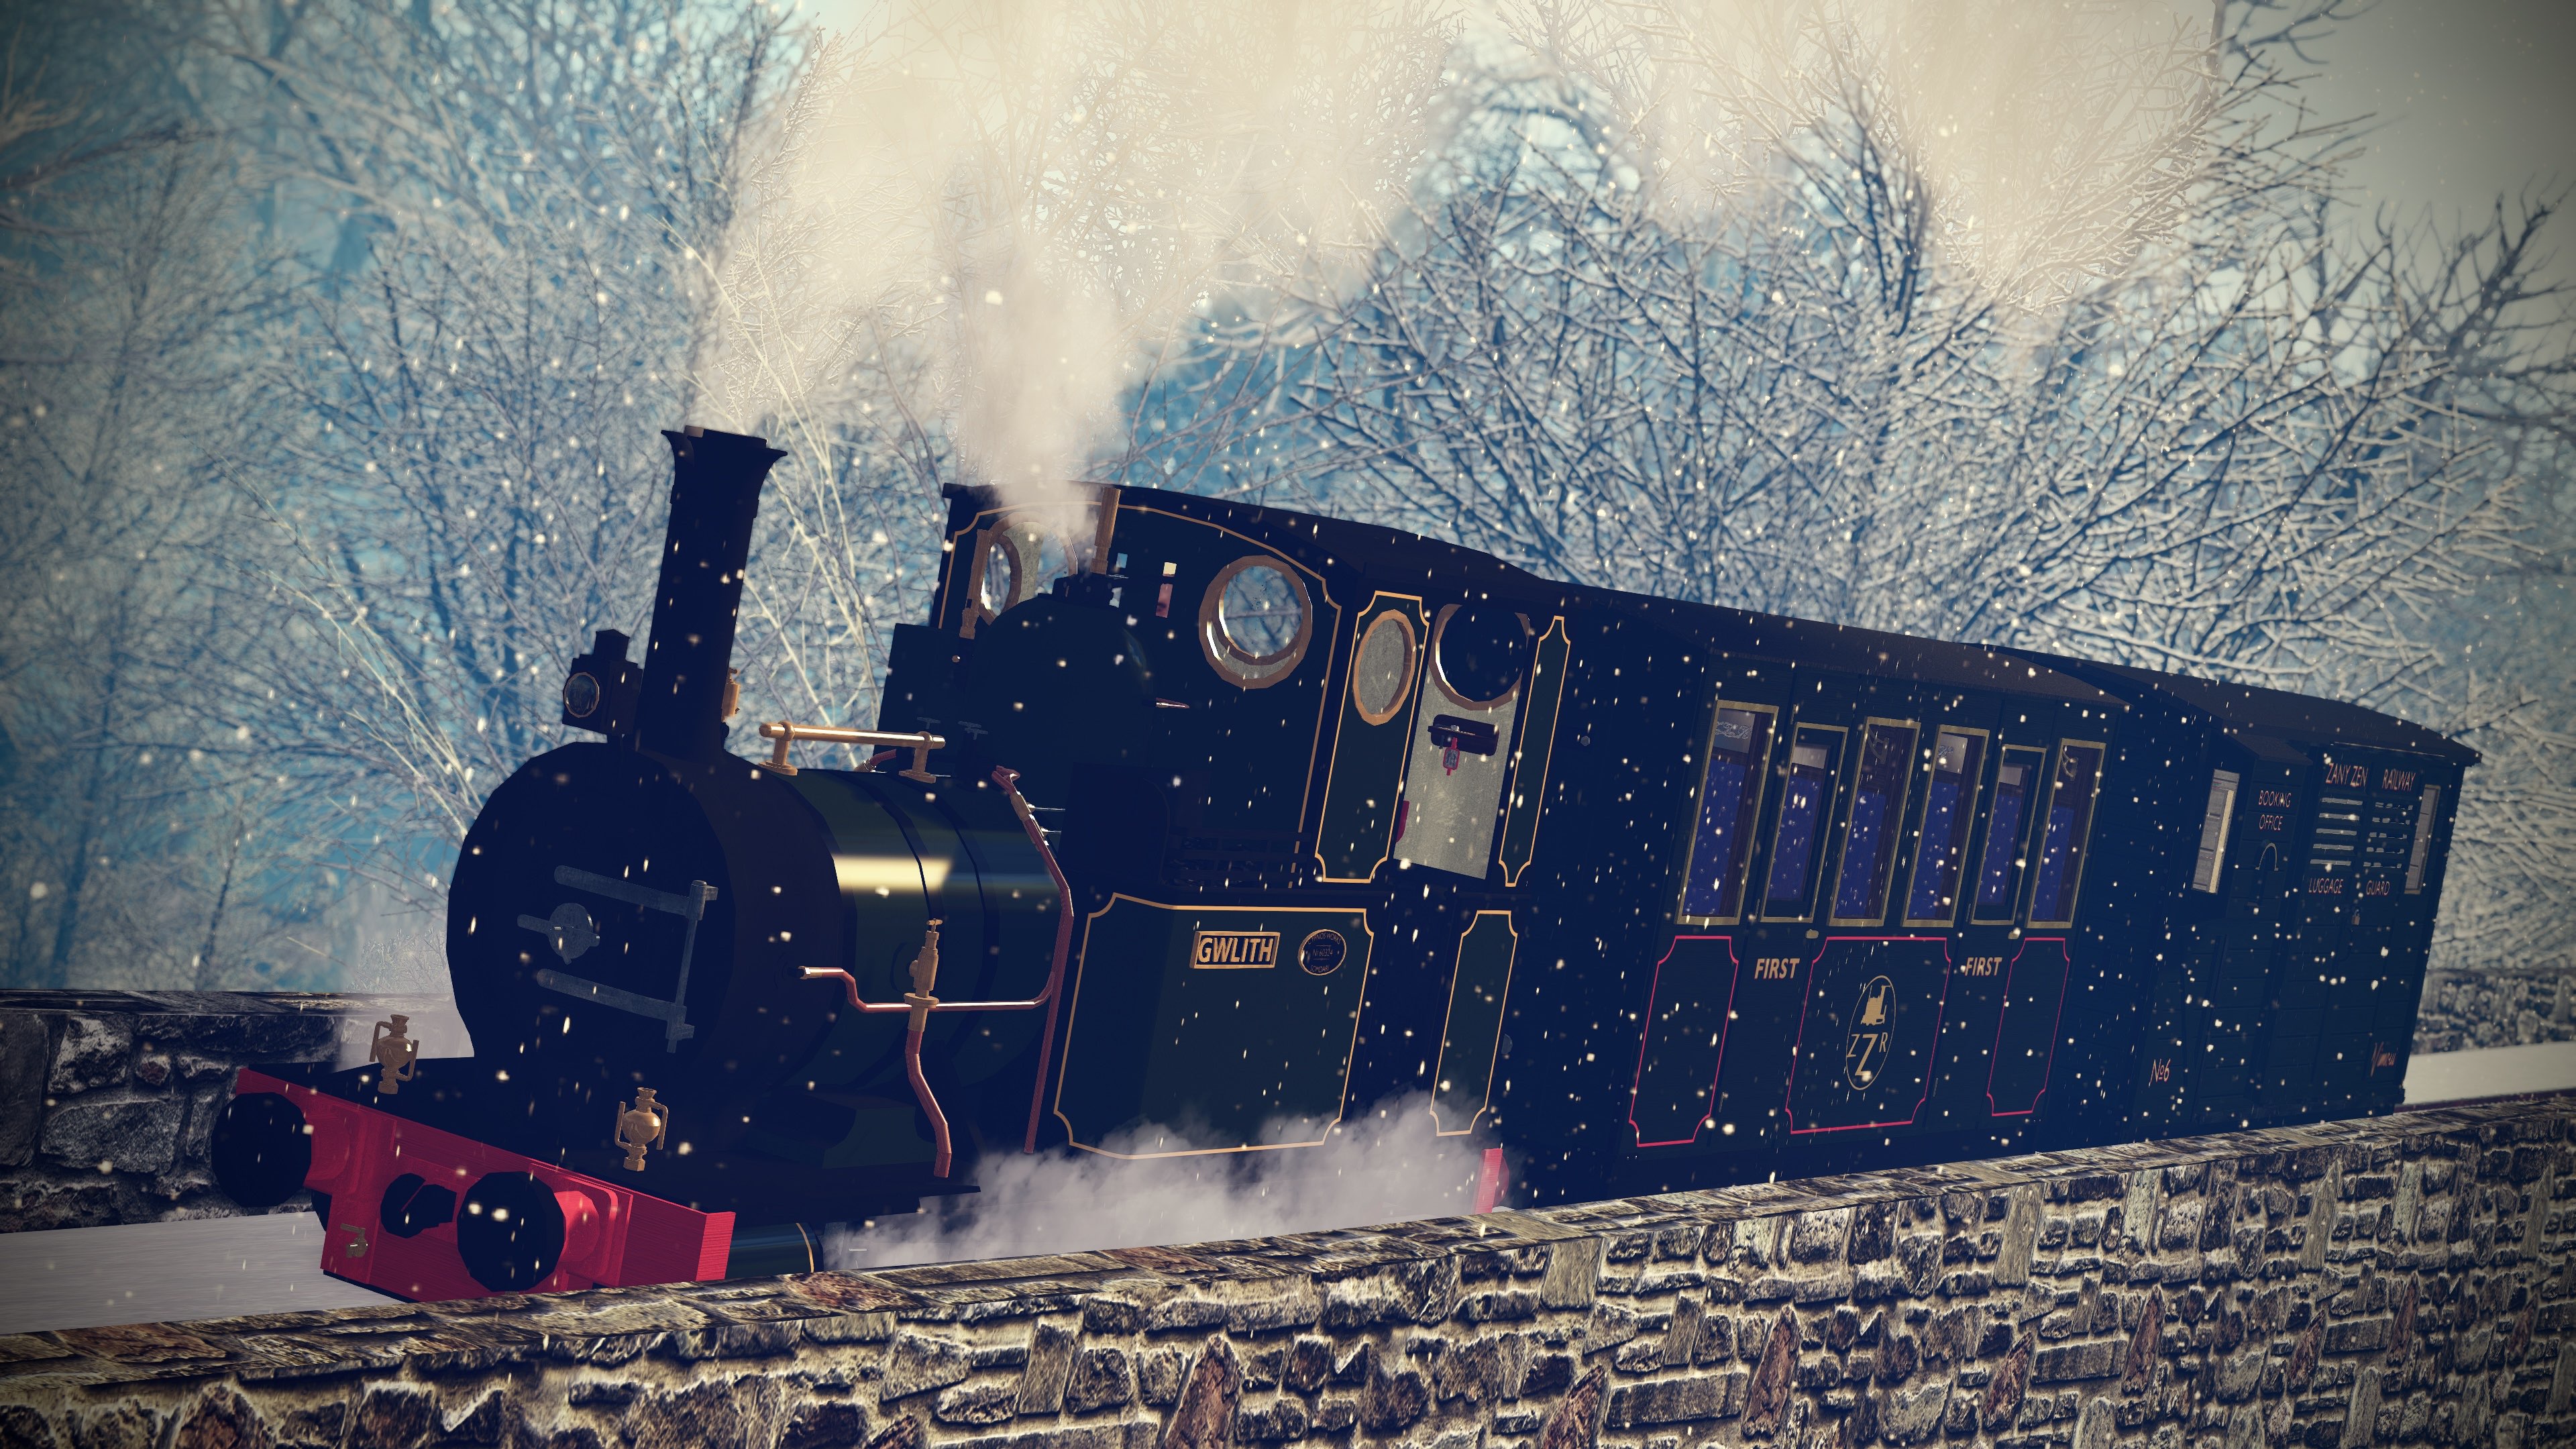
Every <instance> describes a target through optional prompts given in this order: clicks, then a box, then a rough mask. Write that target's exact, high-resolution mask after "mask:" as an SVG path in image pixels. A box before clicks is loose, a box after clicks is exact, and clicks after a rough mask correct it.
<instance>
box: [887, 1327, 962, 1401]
mask: <svg viewBox="0 0 2576 1449" xmlns="http://www.w3.org/2000/svg"><path fill="white" fill-rule="evenodd" d="M966 1354H967V1348H966V1345H965V1344H962V1343H959V1342H957V1341H955V1340H953V1339H946V1338H932V1337H929V1336H928V1335H925V1334H918V1333H897V1334H896V1335H895V1336H894V1342H893V1344H892V1345H891V1346H890V1347H889V1348H888V1349H887V1351H886V1363H885V1375H884V1377H882V1378H880V1379H878V1380H877V1402H879V1403H883V1404H890V1403H893V1402H894V1401H895V1400H897V1399H903V1398H910V1397H911V1396H912V1395H914V1394H920V1393H927V1392H929V1391H930V1390H932V1389H944V1388H946V1387H948V1386H949V1385H950V1384H953V1383H957V1382H959V1381H960V1380H962V1379H964V1378H965V1377H966V1375H967V1373H968V1368H967V1364H966Z"/></svg>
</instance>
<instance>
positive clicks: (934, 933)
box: [903, 919, 939, 1031]
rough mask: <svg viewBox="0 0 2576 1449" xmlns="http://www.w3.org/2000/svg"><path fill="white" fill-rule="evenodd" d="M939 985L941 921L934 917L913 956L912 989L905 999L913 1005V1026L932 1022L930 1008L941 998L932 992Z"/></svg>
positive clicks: (905, 995)
mask: <svg viewBox="0 0 2576 1449" xmlns="http://www.w3.org/2000/svg"><path fill="white" fill-rule="evenodd" d="M938 985H939V922H938V921H937V920H936V919H933V920H932V921H931V923H930V929H929V930H927V931H924V932H922V934H921V949H920V950H919V951H916V952H914V953H913V957H912V989H911V990H910V991H907V992H905V993H904V994H903V999H904V1000H905V1001H906V1002H909V1003H910V1004H911V1006H912V1021H911V1027H912V1030H914V1031H919V1030H921V1029H922V1028H923V1027H925V1026H927V1025H928V1024H929V1022H930V1008H932V1007H934V1006H937V1005H938V1004H939V998H938V997H936V996H933V995H931V994H930V993H931V992H932V991H933V990H934V989H936V988H937V987H938Z"/></svg>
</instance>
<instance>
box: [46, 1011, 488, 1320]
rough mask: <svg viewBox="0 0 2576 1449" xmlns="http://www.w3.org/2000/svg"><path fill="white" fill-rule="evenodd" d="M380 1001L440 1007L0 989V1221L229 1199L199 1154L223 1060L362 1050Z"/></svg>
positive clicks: (84, 1223)
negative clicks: (351, 1042)
mask: <svg viewBox="0 0 2576 1449" xmlns="http://www.w3.org/2000/svg"><path fill="white" fill-rule="evenodd" d="M388 1011H400V1012H406V1013H409V1014H412V1015H414V1016H416V1017H420V1018H424V1019H429V1018H436V1017H446V1016H452V1013H451V1012H450V1010H449V1008H448V1006H447V1004H446V1003H445V1002H444V1001H443V1000H440V999H436V998H430V997H367V996H330V995H315V994H304V993H289V992H266V993H257V994H253V993H245V992H214V991H156V992H141V991H0V1232H15V1231H18V1230H21V1229H29V1228H90V1227H100V1226H103V1225H105V1224H109V1223H140V1222H151V1221H154V1220H156V1219H160V1218H168V1217H210V1216H228V1215H232V1214H236V1213H240V1212H242V1211H243V1210H244V1209H243V1208H242V1207H241V1206H240V1205H239V1204H238V1203H235V1202H234V1201H233V1200H232V1199H231V1198H228V1197H226V1196H224V1194H223V1193H222V1191H221V1190H219V1189H218V1188H216V1186H215V1182H214V1176H213V1173H212V1171H211V1170H210V1169H209V1168H208V1166H207V1162H206V1143H207V1137H208V1135H209V1134H210V1133H211V1132H212V1131H213V1130H214V1125H215V1116H216V1114H217V1113H219V1112H221V1111H222V1110H223V1106H224V1103H225V1102H226V1101H227V1100H229V1099H230V1098H231V1097H232V1093H233V1073H234V1072H235V1071H236V1070H237V1069H239V1068H241V1067H243V1066H246V1065H250V1064H253V1063H257V1062H311V1061H323V1060H326V1059H330V1058H332V1057H333V1056H335V1055H336V1054H338V1053H339V1052H341V1051H342V1049H343V1047H344V1045H345V1044H346V1043H345V1039H348V1038H351V1037H354V1039H355V1044H356V1047H357V1049H358V1050H361V1051H362V1050H363V1049H364V1046H365V1043H366V1039H367V1034H368V1031H369V1029H370V1028H371V1027H372V1025H373V1024H374V1023H375V1022H376V1021H377V1020H378V1019H380V1018H381V1017H382V1016H383V1015H384V1014H385V1013H386V1012H388ZM456 1035H457V1036H458V1037H460V1038H461V1036H462V1035H463V1030H462V1028H461V1027H458V1028H457V1029H456ZM437 1049H438V1047H437V1044H436V1043H435V1042H433V1043H432V1044H431V1050H433V1051H436V1050H437ZM302 1205H303V1199H302V1198H301V1197H300V1196H299V1197H298V1198H296V1199H295V1203H294V1206H295V1207H296V1208H298V1209H300V1208H301V1206H302ZM6 1291H7V1285H5V1284H0V1292H6Z"/></svg>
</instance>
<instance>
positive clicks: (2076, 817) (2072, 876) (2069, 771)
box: [2030, 740, 2102, 926]
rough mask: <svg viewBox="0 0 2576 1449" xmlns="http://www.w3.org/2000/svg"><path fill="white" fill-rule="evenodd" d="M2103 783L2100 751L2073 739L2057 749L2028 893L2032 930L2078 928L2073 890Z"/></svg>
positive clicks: (2078, 880) (2079, 880)
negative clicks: (2055, 769) (2033, 877)
mask: <svg viewBox="0 0 2576 1449" xmlns="http://www.w3.org/2000/svg"><path fill="white" fill-rule="evenodd" d="M2101 784H2102V746H2100V745H2096V744H2079V743H2077V742H2076V741H2073V740H2069V741H2067V742H2066V743H2064V744H2062V745H2059V746H2058V747H2057V774H2056V776H2055V778H2053V779H2051V780H2050V781H2049V782H2048V814H2047V815H2046V817H2044V818H2045V820H2046V822H2047V823H2046V825H2045V826H2044V828H2043V829H2042V831H2041V834H2040V838H2039V865H2038V869H2037V870H2035V871H2034V872H2033V875H2034V876H2035V877H2036V879H2035V882H2034V884H2033V885H2032V887H2031V892H2030V923H2031V924H2032V925H2034V926H2071V925H2073V924H2075V889H2076V887H2077V886H2078V885H2079V884H2081V883H2082V881H2083V878H2084V842H2085V838H2086V835H2087V834H2088V833H2089V832H2090V831H2091V829H2092V827H2093V796H2094V794H2095V792H2096V791H2097V790H2099V789H2100V787H2101Z"/></svg>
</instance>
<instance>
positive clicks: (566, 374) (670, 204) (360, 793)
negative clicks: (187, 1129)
mask: <svg viewBox="0 0 2576 1449" xmlns="http://www.w3.org/2000/svg"><path fill="white" fill-rule="evenodd" d="M786 45H787V43H786V41H785V39H784V38H783V35H782V32H781V30H780V27H779V21H778V19H777V17H775V16H774V15H772V14H771V13H770V12H768V11H766V10H761V9H750V8H745V9H733V8H719V7H703V6H696V5H691V4H686V3H677V0H674V3H652V0H639V3H624V4H607V5H599V4H574V3H552V0H494V3H463V4H457V5H453V6H448V5H441V6H432V7H421V6H407V5H395V4H373V3H363V0H358V3H348V4H341V5H334V6H319V5H317V6H307V7H304V8H302V9H300V10H296V11H292V12H280V11H276V10H273V9H272V8H270V7H267V6H264V5H258V6H254V5H244V6H243V7H242V8H241V9H240V11H239V12H238V14H237V16H236V17H235V24H234V28H233V30H232V32H231V34H230V36H229V39H228V41H227V44H226V47H225V51H226V54H227V55H228V56H229V57H230V58H231V59H233V60H234V61H235V62H236V63H237V64H239V65H242V66H244V67H246V68H248V69H250V70H251V71H253V72H254V73H255V74H256V75H258V76H259V77H260V79H261V81H262V83H263V86H264V99H265V102H266V105H267V112H266V114H267V116H268V119H269V125H270V127H271V131H270V136H269V139H268V141H267V144H266V146H265V148H264V149H265V156H266V159H267V161H268V163H269V164H270V166H271V168H272V169H271V171H270V173H269V174H270V178H271V183H270V184H271V185H272V187H273V188H274V190H275V193H276V195H277V196H278V197H279V198H280V201H279V205H280V208H281V210H284V211H291V212H294V213H295V214H299V215H302V216H305V217H308V218H327V219H329V220H330V221H331V222H332V223H333V225H332V228H331V230H330V231H329V232H328V233H327V236H328V242H327V245H316V246H313V247H311V248H310V250H309V253H308V271H307V273H306V277H305V282H304V286H303V287H302V288H301V290H300V293H299V305H298V306H297V307H296V308H295V309H294V311H293V312H292V313H291V314H290V315H289V316H287V317H286V318H285V319H284V320H283V321H282V322H281V324H280V325H279V326H278V327H277V328H276V329H274V330H273V331H272V332H271V333H270V334H268V335H267V336H266V337H265V338H263V339H262V341H263V344H264V350H265V352H266V354H267V366H265V367H264V368H263V369H262V370H261V378H260V381H261V385H262V387H263V390H264V391H265V393H266V394H267V396H268V397H269V399H270V412H269V414H268V415H269V416H270V417H271V418H273V419H274V420H275V426H274V427H273V429H271V430H270V432H269V433H268V435H267V436H265V437H264V438H262V439H260V440H259V441H258V445H257V446H255V447H251V448H248V449H245V450H244V451H241V452H238V453H236V454H233V455H231V456H230V457H228V458H227V459H225V460H224V465H225V471H226V476H227V478H228V480H229V481H230V482H231V483H232V485H233V486H234V487H235V488H236V489H238V490H239V492H240V494H241V495H242V496H243V497H245V498H248V499H250V500H253V501H254V503H255V504H256V506H257V508H258V509H259V511H260V513H261V516H262V519H263V522H264V525H265V526H264V528H263V529H262V530H261V531H260V532H259V533H258V534H257V535H256V536H255V537H253V538H249V539H245V540H244V541H243V545H244V546H242V547H241V548H239V549H238V550H236V552H235V557H234V561H235V563H236V564H237V566H238V568H239V570H240V574H239V577H241V578H242V579H243V581H244V584H245V588H244V592H243V594H242V595H241V598H240V600H239V606H240V607H243V608H246V609H267V610H270V611H273V613H274V615H275V622H274V624H273V626H272V627H270V628H269V629H268V630H266V631H265V634H264V640H265V642H264V645H263V648H264V650H265V651H266V652H265V653H263V654H261V655H260V656H259V657H258V660H257V662H256V667H255V668H252V667H251V665H250V661H247V660H246V661H245V668H250V671H251V672H252V673H256V674H258V675H261V676H264V677H265V678H267V679H269V680H272V681H274V682H275V683H276V685H277V687H278V688H279V689H280V690H281V692H282V693H281V705H282V707H281V708H280V709H277V710H273V711H271V712H270V713H269V720H270V722H271V724H272V725H273V727H274V730H273V733H272V735H271V737H270V738H268V739H266V740H264V741H263V742H262V743H263V747H264V748H265V749H267V750H268V751H269V752H270V753H271V754H272V756H273V757H274V758H276V759H278V760H279V761H280V762H281V767H282V768H283V769H284V771H285V773H286V774H287V776H288V778H289V779H290V780H291V781H293V782H294V785H295V788H296V789H297V791H298V792H299V797H300V804H299V809H300V810H301V811H302V813H303V814H304V815H305V816H306V817H307V818H308V819H309V820H310V822H311V824H312V827H313V828H315V829H317V830H319V831H321V832H323V833H326V834H328V835H330V836H332V837H333V838H335V839H339V840H343V841H347V842H350V843H351V844H352V846H353V847H354V848H355V850H356V852H357V855H358V857H359V863H360V865H361V868H362V869H363V870H364V871H365V872H366V873H367V874H368V875H369V876H371V877H372V878H374V879H375V880H377V881H378V882H380V883H382V884H385V885H388V886H393V887H396V888H397V895H398V898H399V899H406V900H410V901H412V902H414V903H416V904H425V905H426V904H434V903H435V902H436V901H437V900H439V899H441V898H443V877H444V874H445V871H446V869H447V861H448V859H449V857H451V856H452V854H453V852H454V850H455V846H456V841H457V840H458V839H459V838H460V837H461V836H462V835H463V833H464V830H465V828H466V826H467V825H468V824H469V823H470V822H471V821H472V819H473V816H474V813H475V810H476V808H477V806H478V803H479V801H480V800H481V797H482V795H483V793H484V792H485V791H487V790H488V789H490V788H491V787H492V786H493V785H495V784H497V783H498V782H499V781H500V779H501V778H502V777H504V776H505V775H507V774H508V772H509V771H511V770H512V769H514V768H516V767H517V766H518V764H519V763H520V762H522V761H523V760H525V759H526V758H528V757H529V756H531V755H533V754H536V753H539V752H540V751H542V750H544V749H546V748H548V747H549V746H550V745H552V744H554V743H556V742H558V741H559V740H560V739H561V738H563V737H564V735H563V731H562V730H561V728H560V726H558V725H557V724H556V723H555V722H554V721H555V718H556V715H557V713H558V711H559V709H560V705H559V702H558V693H557V691H558V689H559V686H560V684H561V681H562V677H563V672H564V665H565V664H566V662H567V661H568V660H569V658H570V656H571V655H572V654H573V653H575V652H578V650H579V649H581V648H582V647H585V646H586V645H587V644H588V643H589V639H590V634H591V631H593V630H597V629H604V628H616V629H620V630H623V631H625V632H628V633H630V634H634V635H638V636H640V635H641V634H642V632H643V629H642V625H643V622H644V619H645V616H646V614H647V612H648V607H649V597H650V590H651V583H652V577H653V569H654V565H653V559H654V556H655V552H656V548H655V545H656V543H657V542H658V540H659V537H660V529H661V510H660V500H661V496H662V490H663V488H664V487H665V486H666V481H667V478H668V475H669V468H670V461H669V459H670V455H669V450H668V448H667V446H666V445H665V444H664V443H663V441H662V439H661V438H660V436H659V435H658V433H659V430H660V429H662V428H664V427H669V426H675V425H676V424H677V423H679V422H681V421H687V420H694V419H695V417H696V414H695V412H694V408H695V405H696V399H697V396H698V388H697V383H696V380H695V379H694V377H693V375H692V374H691V371H690V358H691V355H692V353H693V350H694V349H695V347H696V345H697V342H698V336H699V330H700V328H701V325H702V317H701V312H700V308H699V298H700V295H701V286H700V278H701V277H702V275H703V272H704V269H705V266H706V264H707V263H706V258H707V256H708V254H709V252H710V251H711V249H712V248H713V247H714V246H715V244H716V243H717V241H718V239H719V238H720V237H721V235H722V233H723V230H724V227H725V224H726V219H727V207H728V205H729V201H730V197H731V194H732V187H733V184H734V181H735V174H734V169H735V167H736V166H737V164H738V157H739V155H740V151H741V147H742V145H743V142H744V139H745V137H746V135H747V133H748V131H749V128H750V127H751V125H752V124H753V122H754V119H755V117H756V116H757V115H758V113H759V111H760V108H761V107H762V106H763V105H764V104H766V103H767V101H768V99H769V98H770V96H771V94H772V92H773V90H774V89H775V87H776V85H777V84H778V79H777V78H778V76H779V75H780V74H781V73H782V72H783V69H784V66H785V64H786V62H787V61H788V60H789V59H790V56H789V54H788V51H787V48H786ZM272 808H273V807H272Z"/></svg>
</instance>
